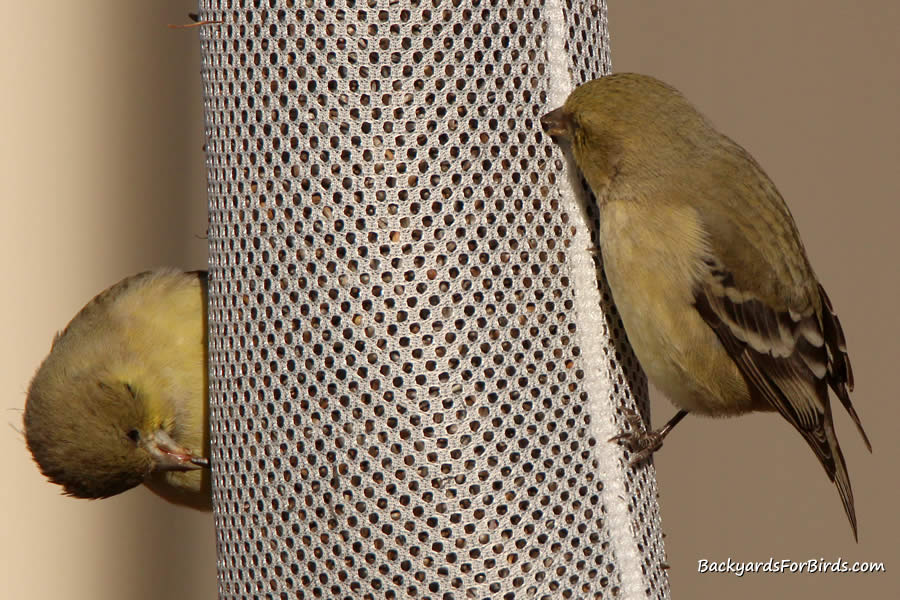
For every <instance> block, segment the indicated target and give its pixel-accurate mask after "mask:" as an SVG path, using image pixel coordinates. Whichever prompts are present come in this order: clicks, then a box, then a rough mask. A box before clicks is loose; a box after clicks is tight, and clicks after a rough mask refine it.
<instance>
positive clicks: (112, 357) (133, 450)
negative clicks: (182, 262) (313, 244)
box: [24, 269, 212, 510]
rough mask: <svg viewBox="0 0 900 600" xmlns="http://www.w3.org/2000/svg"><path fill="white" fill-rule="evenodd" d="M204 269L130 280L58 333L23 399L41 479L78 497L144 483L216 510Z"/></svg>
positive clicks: (177, 499)
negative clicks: (210, 467) (211, 466)
mask: <svg viewBox="0 0 900 600" xmlns="http://www.w3.org/2000/svg"><path fill="white" fill-rule="evenodd" d="M206 351H207V350H206V273H205V272H192V273H184V272H181V271H177V270H174V269H160V270H156V271H148V272H146V273H141V274H139V275H135V276H133V277H129V278H127V279H125V280H123V281H121V282H119V283H117V284H116V285H114V286H113V287H111V288H109V289H108V290H106V291H105V292H103V293H101V294H100V295H98V296H97V297H96V298H94V299H93V300H91V301H90V302H89V303H88V304H87V305H86V306H85V307H84V308H83V309H81V311H80V312H79V313H78V314H77V315H75V317H74V318H73V319H72V322H71V323H69V325H68V326H67V327H66V329H65V330H64V331H63V332H62V333H60V334H58V335H57V336H56V339H54V341H53V346H52V348H51V350H50V354H49V356H47V358H46V359H45V360H44V362H43V364H41V366H40V368H38V370H37V373H36V374H35V376H34V379H33V380H32V382H31V386H30V388H29V390H28V397H27V400H26V403H25V415H24V422H25V440H26V442H27V443H28V448H29V449H30V450H31V453H32V455H33V456H34V460H35V462H37V464H38V467H39V468H40V470H41V472H42V473H43V474H44V475H46V476H47V477H48V478H49V479H50V480H51V481H52V482H54V483H57V484H59V485H61V486H62V487H63V490H64V492H65V493H66V494H68V495H71V496H75V497H78V498H106V497H109V496H113V495H115V494H118V493H121V492H124V491H125V490H128V489H130V488H133V487H135V486H137V485H139V484H141V483H143V484H144V485H146V486H147V487H148V488H150V490H152V491H153V492H154V493H156V494H158V495H159V496H161V497H163V498H165V499H166V500H169V501H170V502H174V503H176V504H181V505H184V506H190V507H192V508H198V509H202V510H209V509H210V508H211V502H212V500H211V498H212V496H211V488H210V474H209V470H208V469H204V468H202V467H206V466H208V460H207V459H206V458H205V456H208V452H209V435H208V415H207V373H206Z"/></svg>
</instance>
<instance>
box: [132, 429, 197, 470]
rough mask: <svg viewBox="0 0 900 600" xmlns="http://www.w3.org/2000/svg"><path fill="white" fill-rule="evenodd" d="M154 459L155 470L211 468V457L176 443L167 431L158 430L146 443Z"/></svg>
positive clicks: (145, 445)
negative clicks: (197, 453) (205, 456)
mask: <svg viewBox="0 0 900 600" xmlns="http://www.w3.org/2000/svg"><path fill="white" fill-rule="evenodd" d="M144 448H145V449H146V450H147V452H149V453H150V456H152V457H153V461H154V463H155V464H154V470H155V471H192V470H194V469H200V468H209V459H208V458H204V457H202V456H197V455H195V454H194V452H193V451H192V450H189V449H187V448H185V447H183V446H179V445H178V444H177V443H175V440H173V439H172V438H171V437H170V436H169V434H167V433H166V432H165V431H162V430H157V431H156V432H154V433H153V435H151V436H150V438H149V439H148V440H147V442H146V443H145V444H144Z"/></svg>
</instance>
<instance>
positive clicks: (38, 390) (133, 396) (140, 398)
mask: <svg viewBox="0 0 900 600" xmlns="http://www.w3.org/2000/svg"><path fill="white" fill-rule="evenodd" d="M47 379H48V378H44V377H41V372H40V371H39V372H38V374H37V375H36V376H35V379H34V380H33V381H32V384H31V388H30V389H29V393H28V399H27V401H26V405H25V415H24V421H25V439H26V442H27V443H28V448H29V449H30V450H31V453H32V455H33V456H34V459H35V462H37V464H38V467H39V468H40V470H41V472H42V473H43V474H44V475H45V476H46V477H47V478H49V479H50V480H51V481H53V482H54V483H57V484H59V485H61V486H62V487H63V489H64V491H65V493H66V494H68V495H70V496H75V497H78V498H106V497H109V496H113V495H116V494H119V493H121V492H124V491H126V490H128V489H130V488H132V487H135V486H137V485H140V484H141V483H143V482H144V481H145V480H146V479H147V478H148V477H149V476H150V475H151V474H153V473H155V472H158V471H170V470H178V471H187V470H192V469H199V468H201V467H205V466H208V462H207V459H205V458H203V457H200V456H198V455H196V454H195V453H194V452H193V451H192V450H191V449H188V448H184V447H182V446H180V445H179V444H178V443H176V442H175V439H177V437H178V432H177V431H176V430H175V414H174V410H173V409H171V408H167V406H166V403H162V402H159V401H158V400H157V399H154V398H152V397H149V396H148V395H147V394H146V393H145V392H144V390H143V389H142V388H141V387H140V386H138V385H136V384H134V383H133V382H129V381H123V380H120V379H117V378H104V379H102V380H98V379H96V378H95V377H82V378H77V377H76V378H67V379H66V382H67V387H65V388H63V387H61V386H59V385H54V383H55V382H54V381H48V380H47Z"/></svg>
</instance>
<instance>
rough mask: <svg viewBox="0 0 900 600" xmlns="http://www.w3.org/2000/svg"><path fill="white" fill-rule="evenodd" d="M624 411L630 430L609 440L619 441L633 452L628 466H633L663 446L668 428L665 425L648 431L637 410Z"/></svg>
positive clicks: (625, 409) (628, 409)
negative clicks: (656, 429)
mask: <svg viewBox="0 0 900 600" xmlns="http://www.w3.org/2000/svg"><path fill="white" fill-rule="evenodd" d="M622 412H623V413H624V416H625V422H626V423H628V428H629V431H624V432H622V433H620V434H619V435H616V436H613V437H611V438H609V441H610V442H616V443H619V444H621V445H623V446H625V448H626V449H627V450H628V451H629V452H631V460H629V461H628V466H630V467H633V466H635V465H638V464H640V463H642V462H644V461H645V460H647V459H648V458H650V457H651V456H653V453H654V452H656V451H657V450H659V449H660V448H661V447H662V445H663V439H665V437H666V434H667V433H668V429H667V428H666V427H663V428H662V429H659V430H658V431H648V430H647V427H646V426H645V425H644V419H642V418H641V415H639V414H638V413H637V412H636V411H634V410H633V409H631V408H623V409H622Z"/></svg>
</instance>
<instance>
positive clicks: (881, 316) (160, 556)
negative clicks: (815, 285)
mask: <svg viewBox="0 0 900 600" xmlns="http://www.w3.org/2000/svg"><path fill="white" fill-rule="evenodd" d="M53 4H54V5H56V6H54V7H52V8H48V7H47V6H44V5H42V4H31V5H26V4H24V3H15V2H11V1H4V2H3V11H2V12H3V14H4V21H5V24H6V27H5V28H4V35H3V36H0V68H2V73H0V76H2V78H0V81H2V86H3V89H4V93H3V94H2V95H0V131H2V132H3V133H2V140H3V143H2V144H0V186H2V187H0V245H2V256H4V257H5V265H6V266H5V268H4V277H3V280H4V281H5V283H6V287H7V289H9V290H11V291H9V292H7V293H5V294H3V296H2V299H0V304H2V306H0V315H2V316H0V319H2V330H3V333H4V335H3V338H2V343H0V344H2V345H0V374H2V376H0V386H2V388H0V398H2V402H3V404H2V406H3V407H4V408H6V410H5V411H4V412H3V416H4V418H5V420H6V421H7V422H8V423H9V424H10V425H11V427H2V428H0V456H2V458H0V465H2V466H0V469H2V470H0V473H2V475H3V478H4V482H5V483H4V485H2V487H0V514H2V517H0V540H2V543H0V581H2V582H3V585H5V586H6V587H5V589H4V591H3V593H0V595H2V596H3V597H5V598H28V599H38V600H43V599H50V598H66V599H71V600H79V599H82V598H84V599H87V598H90V599H92V600H103V599H107V598H109V599H113V598H115V599H118V598H121V597H123V596H125V595H127V597H129V598H131V599H133V600H144V599H157V598H187V599H194V598H203V599H208V598H213V597H214V596H215V589H216V587H215V554H214V535H213V526H212V518H211V516H209V515H202V514H196V513H192V512H189V511H186V510H180V509H175V508H170V507H169V506H168V505H166V504H164V503H162V502H160V501H157V500H156V499H155V498H154V497H153V496H152V495H151V494H149V492H146V491H144V490H137V491H133V492H129V493H127V494H124V495H122V496H120V497H117V498H113V499H110V500H105V501H102V502H84V501H76V500H72V499H69V498H64V497H61V496H60V495H59V494H58V492H57V490H56V488H55V487H53V486H51V485H49V484H48V483H46V482H45V481H44V480H43V478H42V477H41V476H40V475H39V473H38V472H37V470H36V469H35V468H34V466H33V464H32V463H31V461H30V458H29V456H28V454H27V451H26V450H25V447H24V442H23V441H22V439H21V436H20V435H19V434H18V433H17V432H16V431H15V430H14V428H15V427H18V423H19V422H20V420H21V413H20V409H21V406H22V404H23V402H24V392H25V389H26V387H27V385H28V380H29V378H30V376H31V374H32V373H33V371H34V369H35V368H36V366H37V365H38V363H39V362H40V360H41V359H42V358H43V356H44V355H45V353H46V352H47V350H48V349H49V344H50V341H51V339H52V337H53V334H54V332H55V331H56V330H57V329H59V328H60V327H62V326H63V325H65V323H66V322H67V321H68V319H69V318H71V316H72V315H73V314H74V313H75V311H76V310H77V309H79V308H80V307H81V306H82V305H83V304H84V302H86V301H87V300H88V299H89V298H90V297H91V296H92V295H93V294H94V293H96V292H97V291H99V290H100V289H102V288H103V287H105V286H107V285H109V284H111V283H113V282H114V281H116V280H118V279H119V278H121V277H123V276H125V275H127V274H130V273H133V272H136V271H138V270H141V269H144V268H146V267H149V266H153V265H160V264H172V265H177V266H183V267H188V268H198V267H202V266H203V265H204V264H205V261H206V258H205V256H206V255H205V251H206V241H205V240H204V239H203V238H202V236H203V235H204V234H205V228H206V225H205V210H206V206H205V202H206V198H205V180H204V177H205V174H204V170H203V152H202V145H203V128H202V99H201V86H200V81H199V75H198V74H199V68H200V63H199V50H198V43H197V34H196V32H192V31H190V30H187V31H175V30H170V29H167V28H166V27H165V24H166V23H177V22H185V21H186V16H185V15H186V13H187V12H188V11H189V10H192V9H193V6H192V5H191V3H189V2H153V3H150V2H147V3H125V4H123V3H120V2H112V1H93V2H80V3H77V4H78V7H77V8H75V7H74V3H73V4H72V7H70V6H69V4H70V3H62V2H56V3H53ZM609 4H610V28H611V34H612V51H613V65H614V67H615V68H616V70H620V71H622V70H636V71H642V72H646V73H651V74H655V75H657V76H659V77H661V78H663V79H665V80H667V81H669V82H670V83H672V84H674V85H676V86H677V87H679V88H681V89H682V90H683V91H684V92H685V93H686V94H687V95H688V97H690V98H692V99H693V100H694V101H695V102H696V103H697V104H698V105H699V106H700V107H701V108H702V109H703V110H704V111H705V112H706V113H707V114H708V115H709V116H710V117H711V118H712V119H713V121H714V122H715V123H717V124H718V125H719V126H720V128H721V129H723V130H724V131H726V132H727V133H729V134H730V135H731V136H732V137H734V138H735V139H737V140H738V141H740V142H741V143H742V144H744V145H745V146H746V147H747V148H748V149H749V150H750V151H751V152H752V153H754V155H755V156H756V157H757V158H758V159H759V161H760V162H761V163H762V164H763V166H764V167H765V168H766V169H767V170H768V172H769V174H770V175H771V176H772V177H773V179H774V180H775V182H776V183H777V184H778V185H779V187H780V189H781V191H782V192H783V194H784V196H785V198H786V199H787V201H788V203H789V204H790V206H791V209H792V211H793V213H794V216H795V218H796V220H797V222H798V224H799V227H800V230H801V232H802V234H803V236H804V239H805V241H806V245H807V249H808V251H809V254H810V256H811V259H812V261H813V264H814V265H815V267H816V270H817V272H818V274H819V276H820V278H821V279H822V281H823V282H824V284H825V285H826V287H827V288H828V290H829V293H830V295H831V297H832V300H833V301H834V303H835V304H836V306H837V309H838V312H839V314H840V315H841V319H842V321H843V323H844V327H845V329H846V331H847V337H848V340H849V344H850V350H851V357H852V359H853V364H854V369H855V372H856V379H857V390H856V393H855V395H854V402H855V404H856V407H857V410H858V412H859V413H860V416H861V417H862V420H863V423H864V425H865V426H866V428H867V430H868V432H869V436H870V438H871V439H872V442H873V445H874V447H875V453H874V454H873V455H869V454H868V453H867V452H866V451H865V449H864V447H863V445H862V443H861V441H860V440H859V438H858V436H857V435H856V433H855V431H854V430H853V427H852V423H851V422H850V420H849V419H848V418H847V417H846V415H844V414H843V412H842V411H841V410H840V409H838V410H837V411H836V412H837V413H838V416H837V427H838V434H839V436H840V438H841V440H842V445H843V448H844V453H845V455H846V457H847V461H848V463H849V467H850V473H851V477H852V479H853V484H854V491H855V494H856V500H857V511H858V515H859V521H860V543H859V544H858V545H857V544H854V543H853V541H852V536H851V534H850V530H849V527H848V525H847V523H846V520H845V518H844V515H843V513H842V510H841V507H840V503H839V501H838V497H837V493H836V492H835V490H834V487H833V486H832V485H831V484H830V483H829V482H828V480H827V478H826V477H825V475H824V473H823V472H822V469H821V467H819V466H818V464H817V461H816V460H815V458H814V457H813V455H812V453H811V452H810V451H809V449H808V448H807V447H806V444H805V443H804V442H803V441H802V439H801V438H800V436H799V435H797V434H796V433H794V431H793V430H792V429H791V428H790V427H789V426H788V425H787V424H786V423H783V422H781V421H780V420H779V419H778V418H776V417H774V416H772V415H763V416H751V417H747V418H744V419H742V420H729V421H708V420H703V419H700V418H689V419H687V420H686V421H685V422H683V423H682V424H681V425H679V427H678V429H677V430H676V431H675V432H674V433H673V434H672V436H671V437H670V438H669V440H668V441H667V442H666V446H665V448H664V449H663V450H662V451H661V453H660V454H659V455H658V456H657V459H656V466H657V469H658V474H659V481H660V490H661V491H660V494H661V502H662V510H663V513H662V514H663V524H664V528H665V531H666V533H667V538H666V540H667V547H668V552H669V563H670V565H671V569H670V571H669V574H670V577H671V582H672V590H673V596H674V597H675V598H719V597H721V598H734V599H741V598H748V599H749V598H758V597H798V596H799V597H814V598H818V599H821V600H825V599H829V598H846V597H852V596H859V595H860V594H863V595H864V594H866V593H872V592H879V591H880V592H882V593H884V592H894V593H896V592H897V591H898V590H900V577H898V573H900V550H898V541H897V540H898V537H900V517H898V505H900V493H898V484H897V471H898V465H897V461H898V458H900V442H898V437H900V436H898V433H897V431H898V423H900V403H898V402H897V397H898V392H897V386H896V384H895V377H894V374H895V372H896V371H897V369H898V367H897V364H896V362H897V359H898V357H900V323H898V316H897V315H898V312H897V303H898V299H900V276H898V275H900V273H898V270H900V269H898V266H897V264H898V263H897V259H898V256H900V243H898V241H897V239H896V236H897V230H898V223H900V209H898V199H900V183H898V181H900V179H898V177H897V172H898V167H897V162H898V158H900V117H898V112H900V111H898V108H900V40H898V37H900V36H898V34H897V32H898V31H900V9H898V4H897V3H896V2H894V1H893V0H867V1H863V2H857V3H847V2H843V1H840V0H820V1H815V0H792V1H791V2H782V1H778V0H757V1H755V2H719V1H714V0H681V1H680V2H670V1H663V0H653V1H651V0H646V1H642V2H638V1H634V0H630V1H629V0H609ZM653 409H654V422H655V423H657V424H658V423H661V422H663V421H664V420H665V419H667V418H668V417H669V416H671V414H673V411H674V409H673V408H672V407H671V406H670V405H669V403H668V402H667V401H665V400H664V399H662V398H658V399H656V400H655V401H654V405H653ZM729 557H731V558H732V559H734V560H741V561H747V560H767V559H768V558H769V557H774V558H776V559H779V560H780V559H781V558H787V559H792V560H797V561H802V560H806V559H810V558H821V557H824V558H826V559H837V558H843V559H846V560H850V561H854V560H877V561H883V562H885V565H886V568H887V573H886V574H877V575H812V576H811V575H796V574H795V575H764V574H758V575H753V574H750V575H745V576H744V577H742V578H738V577H736V576H734V575H698V574H697V572H696V570H697V569H696V565H697V561H698V560H699V559H703V558H706V559H710V560H716V561H721V560H725V559H727V558H729Z"/></svg>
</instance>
